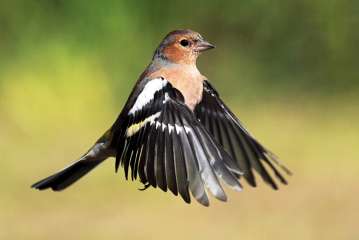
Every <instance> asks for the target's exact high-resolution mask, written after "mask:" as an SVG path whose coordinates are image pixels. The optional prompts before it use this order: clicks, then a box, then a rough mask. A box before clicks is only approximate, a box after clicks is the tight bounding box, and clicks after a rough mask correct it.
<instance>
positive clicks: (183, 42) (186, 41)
mask: <svg viewBox="0 0 359 240" xmlns="http://www.w3.org/2000/svg"><path fill="white" fill-rule="evenodd" d="M180 44H181V45H182V46H183V47H188V45H189V42H188V40H186V39H183V40H181V41H180Z"/></svg>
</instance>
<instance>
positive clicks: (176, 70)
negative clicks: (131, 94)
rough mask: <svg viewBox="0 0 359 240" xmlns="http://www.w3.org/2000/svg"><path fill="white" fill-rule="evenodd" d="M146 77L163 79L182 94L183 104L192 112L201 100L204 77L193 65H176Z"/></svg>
mask: <svg viewBox="0 0 359 240" xmlns="http://www.w3.org/2000/svg"><path fill="white" fill-rule="evenodd" d="M148 77H150V78H157V77H164V78H165V79H166V80H167V81H169V82H170V83H171V84H172V86H173V87H175V88H176V89H178V90H179V91H180V92H181V93H182V95H183V97H184V99H185V104H186V105H187V106H188V107H189V108H190V109H191V110H194V108H195V106H196V105H197V103H199V102H200V101H201V99H202V91H203V80H205V77H204V76H203V75H201V73H200V72H199V71H198V69H197V67H196V66H195V65H186V64H176V65H174V66H170V67H165V68H161V69H159V70H157V71H155V72H152V73H151V74H150V75H149V76H148Z"/></svg>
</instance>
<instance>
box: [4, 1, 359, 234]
mask: <svg viewBox="0 0 359 240" xmlns="http://www.w3.org/2000/svg"><path fill="white" fill-rule="evenodd" d="M358 25H359V2H358V1H354V0H342V1H339V0H315V1H313V0H293V1H279V0H273V1H267V0H252V1H250V0H242V1H204V0H202V1H201V0H197V1H189V0H182V1H172V2H171V1H155V0H153V1H142V2H141V1H114V0H113V1H85V0H82V1H80V0H75V1H63V0H37V1H27V0H15V1H1V2H0V158H1V161H0V168H1V174H0V187H1V189H2V194H1V197H0V239H226V240H227V239H251V240H257V239H277V240H279V239H319V238H321V239H353V240H354V239H359V230H358V218H359V207H358V200H359V187H358V182H359V161H358V160H359V153H358V149H359V137H358V136H359V124H358V122H359V110H358V103H359V101H358V94H359V71H358V53H359V44H358V43H359V31H358ZM177 28H191V29H194V30H196V31H198V32H200V33H201V34H202V35H203V36H204V37H205V38H207V39H208V40H209V41H210V42H213V43H214V44H215V45H216V46H217V48H216V49H215V50H213V51H210V52H208V53H206V54H203V56H201V57H200V59H199V63H198V65H199V69H200V70H201V71H202V73H203V74H204V75H206V76H207V77H208V78H209V79H210V80H211V81H212V83H213V84H214V85H215V86H216V87H217V89H218V90H219V91H220V93H221V95H222V97H223V99H224V100H225V101H226V102H228V105H229V106H230V107H231V108H232V109H233V110H234V111H235V112H236V113H237V114H238V116H239V117H240V118H241V119H242V121H243V122H244V123H245V124H246V125H247V127H248V128H249V129H250V131H251V132H252V133H254V135H255V136H257V137H258V138H259V139H260V140H261V142H262V143H264V145H266V146H267V147H268V148H270V149H272V150H273V151H274V152H275V153H277V155H279V156H280V157H281V159H282V160H283V161H284V162H285V163H286V165H287V166H288V167H289V168H290V169H291V170H292V171H293V172H294V176H293V177H290V178H289V182H290V184H289V185H288V186H284V187H282V188H281V189H280V191H277V192H275V191H272V190H270V189H269V188H268V187H267V186H264V184H263V183H262V182H261V183H260V184H259V187H258V188H257V189H251V188H249V187H248V186H247V185H245V191H243V192H242V193H233V192H231V191H230V190H229V192H230V194H229V202H228V203H226V204H224V203H221V202H218V201H216V200H215V199H212V201H211V207H210V208H204V207H201V206H200V205H199V204H197V203H194V204H191V205H186V204H185V203H183V202H182V200H181V199H180V198H175V197H173V196H172V195H171V194H169V193H163V192H161V191H159V190H157V189H149V190H147V191H145V192H140V191H138V190H137V188H139V187H141V184H139V183H138V182H134V183H132V182H126V181H124V176H123V174H122V172H121V173H119V174H115V173H114V162H113V161H112V160H111V161H108V162H106V163H105V164H103V165H102V166H100V167H99V168H98V169H96V171H94V172H93V173H91V174H90V175H89V176H87V177H86V178H84V179H83V180H82V181H80V182H79V183H78V184H76V185H74V186H73V187H72V188H69V189H68V190H66V191H64V192H61V193H54V192H50V191H47V192H37V191H35V190H32V189H30V185H31V184H32V183H33V182H34V181H37V180H39V178H42V177H45V176H47V175H48V174H50V173H52V172H53V171H55V170H58V169H60V168H62V167H64V166H65V165H67V164H68V163H70V162H71V161H73V160H75V159H76V158H77V157H79V156H80V155H81V154H82V153H83V152H84V151H85V150H87V148H88V147H90V145H91V144H92V143H93V142H94V141H95V140H96V139H97V137H99V136H100V135H101V134H102V133H103V132H104V131H105V130H106V129H107V128H108V127H109V126H110V125H111V124H112V123H113V121H114V120H115V118H116V117H117V114H118V113H119V111H120V110H121V108H122V106H123V104H124V102H125V100H126V98H127V96H128V94H129V91H130V90H131V88H132V86H133V84H134V82H135V81H136V79H137V77H138V76H139V74H140V73H141V71H142V70H143V69H144V67H145V66H146V65H147V64H148V62H149V61H150V59H151V57H152V53H153V51H154V49H155V48H156V47H157V45H158V44H159V42H160V41H161V39H162V38H163V37H164V36H165V34H166V33H167V32H169V31H171V30H174V29H177Z"/></svg>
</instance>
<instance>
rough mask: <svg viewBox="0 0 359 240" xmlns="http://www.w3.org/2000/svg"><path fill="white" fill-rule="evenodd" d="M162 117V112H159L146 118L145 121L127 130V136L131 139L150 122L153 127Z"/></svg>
mask: <svg viewBox="0 0 359 240" xmlns="http://www.w3.org/2000/svg"><path fill="white" fill-rule="evenodd" d="M160 115H161V112H157V113H155V114H153V115H151V116H149V117H147V118H145V119H144V120H143V121H141V122H138V123H134V124H132V125H131V126H129V127H128V128H127V131H126V136H127V137H131V136H132V135H134V134H135V133H137V132H138V131H139V130H140V129H141V128H142V127H143V126H145V124H146V123H148V122H150V123H151V125H152V124H153V123H154V122H155V119H156V118H158V117H159V116H160Z"/></svg>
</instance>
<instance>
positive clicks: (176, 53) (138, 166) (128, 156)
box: [32, 30, 290, 206]
mask: <svg viewBox="0 0 359 240" xmlns="http://www.w3.org/2000/svg"><path fill="white" fill-rule="evenodd" d="M212 48H214V46H213V45H212V44H210V43H209V42H207V41H206V40H205V39H204V38H203V37H202V36H201V35H200V34H199V33H197V32H194V31H192V30H176V31H172V32H170V33H169V34H168V35H167V36H166V37H165V38H164V39H163V41H162V42H161V44H160V45H159V47H158V48H157V49H156V51H155V53H154V56H153V58H152V61H151V63H150V64H149V65H148V67H147V68H146V69H145V70H144V72H143V73H142V74H141V76H140V77H139V79H138V81H137V83H136V84H135V87H134V88H133V90H132V92H131V94H130V96H129V98H128V100H127V102H126V104H125V106H124V108H123V110H122V111H121V113H120V114H119V116H118V118H117V119H116V121H115V122H114V124H113V125H112V126H111V128H110V129H109V130H107V131H106V133H105V134H104V135H103V136H102V137H100V139H99V140H98V141H97V142H96V143H95V144H94V145H93V146H92V147H91V148H90V150H89V151H87V153H85V154H84V155H83V156H82V157H81V158H80V159H79V160H78V161H76V162H75V163H73V164H71V165H70V166H68V167H66V168H64V169H63V170H61V171H59V172H57V173H55V174H53V175H51V176H49V177H47V178H45V179H43V180H41V181H39V182H37V183H35V184H34V185H32V187H33V188H35V189H39V190H45V189H48V188H51V189H52V190H54V191H61V190H63V189H65V188H67V187H68V186H70V185H71V184H73V183H74V182H76V181H77V180H78V179H80V178H81V177H83V176H84V175H85V174H87V173H88V172H90V171H91V170H92V169H94V168H95V167H96V166H98V165H99V164H100V163H102V162H103V161H104V160H106V159H107V158H109V157H115V158H116V162H115V169H116V172H117V170H118V168H119V167H120V166H121V167H122V168H123V169H124V174H125V177H126V179H128V178H129V177H131V179H132V180H136V179H137V178H138V179H139V181H140V182H142V183H143V184H144V189H146V188H148V187H151V186H152V187H154V188H157V187H158V188H160V189H162V190H163V191H167V190H170V191H171V192H172V193H173V194H174V195H178V194H179V195H180V196H181V197H182V198H183V200H184V201H185V202H187V203H190V202H191V195H192V197H193V198H195V199H196V200H197V201H198V202H199V203H200V204H202V205H204V206H208V205H209V199H208V195H207V193H208V192H209V193H211V194H212V195H213V196H214V197H215V198H217V199H219V200H222V201H226V200H227V196H226V194H225V191H224V190H223V187H222V186H221V183H220V182H222V183H225V184H226V185H228V186H229V187H231V188H233V189H235V190H237V191H241V190H242V185H241V184H240V180H242V179H245V180H246V182H247V183H248V184H249V185H251V186H253V187H255V186H256V178H255V176H254V171H256V172H257V173H258V175H259V176H260V177H261V178H262V179H263V181H264V182H266V183H267V184H269V185H270V186H271V187H272V188H273V189H277V188H278V186H277V183H276V181H275V180H274V178H273V175H274V176H275V178H276V179H277V180H279V182H281V183H283V184H287V181H286V180H285V178H284V177H283V175H282V174H283V173H282V172H285V173H286V174H290V171H289V170H288V169H287V168H286V167H285V166H283V165H282V164H281V163H280V162H279V161H278V160H277V158H276V157H275V155H274V154H272V153H271V152H270V151H268V150H267V149H266V148H265V147H263V145H261V144H260V143H259V142H258V141H257V140H256V139H255V138H254V137H253V135H251V134H250V133H249V132H248V131H247V130H246V129H245V127H244V126H243V124H242V123H241V122H240V121H239V119H238V118H237V117H236V116H235V114H234V113H233V112H232V111H231V110H229V108H228V107H227V106H226V105H225V104H224V102H223V101H222V99H221V98H220V96H219V94H218V92H217V91H216V90H215V89H214V88H213V86H212V85H211V84H210V83H209V81H208V80H207V78H206V77H205V76H203V75H202V74H201V73H200V72H199V70H198V69H197V66H196V60H197V58H198V56H199V55H200V54H201V53H203V52H205V51H207V50H209V49H212Z"/></svg>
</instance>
